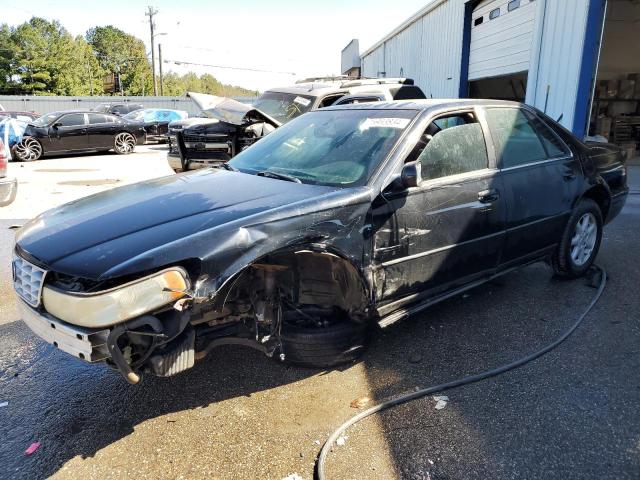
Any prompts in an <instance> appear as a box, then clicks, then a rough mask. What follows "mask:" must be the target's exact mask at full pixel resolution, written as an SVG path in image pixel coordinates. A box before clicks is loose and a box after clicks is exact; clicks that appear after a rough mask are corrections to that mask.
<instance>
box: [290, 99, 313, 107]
mask: <svg viewBox="0 0 640 480" xmlns="http://www.w3.org/2000/svg"><path fill="white" fill-rule="evenodd" d="M293 101H294V102H296V103H299V104H300V105H302V106H303V107H308V106H309V104H310V103H311V100H309V99H308V98H304V97H296V98H294V99H293Z"/></svg>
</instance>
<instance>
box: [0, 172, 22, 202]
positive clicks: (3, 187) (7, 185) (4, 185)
mask: <svg viewBox="0 0 640 480" xmlns="http://www.w3.org/2000/svg"><path fill="white" fill-rule="evenodd" d="M17 191H18V181H17V180H16V179H15V178H7V177H2V178H0V207H5V206H7V205H9V204H10V203H12V202H13V201H14V200H15V199H16V193H17Z"/></svg>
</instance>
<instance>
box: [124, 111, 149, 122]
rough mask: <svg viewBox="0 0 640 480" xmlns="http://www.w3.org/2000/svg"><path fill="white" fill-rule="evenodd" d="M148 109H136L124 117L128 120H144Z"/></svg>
mask: <svg viewBox="0 0 640 480" xmlns="http://www.w3.org/2000/svg"><path fill="white" fill-rule="evenodd" d="M145 113H147V111H146V110H134V111H133V112H131V113H127V114H126V115H125V116H124V117H122V118H126V119H127V120H144V117H145Z"/></svg>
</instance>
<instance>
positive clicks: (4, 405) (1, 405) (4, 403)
mask: <svg viewBox="0 0 640 480" xmlns="http://www.w3.org/2000/svg"><path fill="white" fill-rule="evenodd" d="M7 405H9V402H0V408H2V407H6V406H7Z"/></svg>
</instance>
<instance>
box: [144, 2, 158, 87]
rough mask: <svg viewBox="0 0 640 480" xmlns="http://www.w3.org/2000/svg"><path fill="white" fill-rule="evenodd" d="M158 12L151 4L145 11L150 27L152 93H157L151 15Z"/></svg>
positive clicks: (153, 26)
mask: <svg viewBox="0 0 640 480" xmlns="http://www.w3.org/2000/svg"><path fill="white" fill-rule="evenodd" d="M156 13H158V11H157V10H155V9H154V8H153V7H152V6H149V7H147V13H145V16H147V17H149V27H151V73H152V75H153V94H154V95H158V86H157V85H156V49H155V44H154V41H153V38H154V29H155V24H154V23H153V16H154V15H155V14H156Z"/></svg>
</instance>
